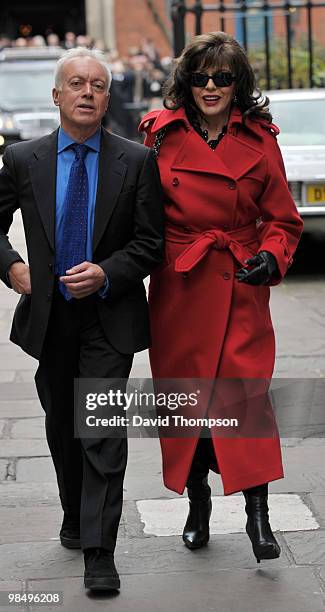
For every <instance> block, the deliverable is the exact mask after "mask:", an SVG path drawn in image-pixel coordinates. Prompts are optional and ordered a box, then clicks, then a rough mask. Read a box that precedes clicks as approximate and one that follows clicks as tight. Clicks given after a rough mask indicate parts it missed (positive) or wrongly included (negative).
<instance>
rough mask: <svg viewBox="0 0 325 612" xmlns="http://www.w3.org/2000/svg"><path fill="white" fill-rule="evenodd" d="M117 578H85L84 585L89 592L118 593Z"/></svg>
mask: <svg viewBox="0 0 325 612" xmlns="http://www.w3.org/2000/svg"><path fill="white" fill-rule="evenodd" d="M120 584H121V583H120V580H119V578H105V577H102V578H86V577H85V579H84V585H85V588H86V589H90V590H91V591H118V590H119V589H120Z"/></svg>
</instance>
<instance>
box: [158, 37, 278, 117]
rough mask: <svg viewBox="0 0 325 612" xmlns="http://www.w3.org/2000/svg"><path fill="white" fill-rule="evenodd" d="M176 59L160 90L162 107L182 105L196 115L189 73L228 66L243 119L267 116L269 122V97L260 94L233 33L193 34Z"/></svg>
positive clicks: (252, 73) (176, 107) (245, 57)
mask: <svg viewBox="0 0 325 612" xmlns="http://www.w3.org/2000/svg"><path fill="white" fill-rule="evenodd" d="M175 61H176V65H175V67H174V70H173V72H172V74H171V75H170V77H169V79H168V80H167V81H166V83H165V86H164V89H163V94H164V106H165V108H167V109H169V110H177V109H178V108H180V107H181V106H184V107H185V110H186V112H187V114H188V115H189V116H190V117H197V116H198V115H200V114H201V113H200V111H199V109H198V108H197V106H196V104H195V102H194V98H193V95H192V91H191V83H190V75H191V73H192V72H195V71H198V70H199V71H201V72H203V71H205V70H207V69H211V67H213V70H214V71H215V72H217V71H218V70H222V69H223V68H228V69H229V70H230V71H231V73H232V74H233V75H234V76H235V77H236V81H235V95H236V103H237V105H238V106H239V108H240V110H241V112H242V113H243V117H244V120H245V118H246V117H247V116H248V115H250V116H251V117H252V118H254V117H255V118H261V119H264V120H265V119H266V120H267V121H269V122H270V123H271V121H272V115H271V113H270V111H269V108H268V105H269V99H268V98H267V97H266V96H265V97H263V96H262V94H261V92H260V90H259V89H257V87H256V80H255V75H254V72H253V69H252V67H251V65H250V63H249V61H248V58H247V55H246V53H245V51H244V49H243V48H242V47H241V46H240V44H239V43H238V42H237V41H236V40H235V39H234V38H233V37H232V36H229V35H228V34H225V32H210V33H209V34H200V35H199V36H195V37H194V38H193V40H192V41H191V42H190V43H189V44H188V45H187V46H186V47H185V49H184V51H183V53H182V54H181V56H180V57H179V58H177V60H175Z"/></svg>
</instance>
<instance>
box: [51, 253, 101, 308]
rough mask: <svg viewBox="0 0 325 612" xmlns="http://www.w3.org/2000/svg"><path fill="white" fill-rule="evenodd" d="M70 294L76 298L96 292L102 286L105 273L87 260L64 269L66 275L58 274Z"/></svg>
mask: <svg viewBox="0 0 325 612" xmlns="http://www.w3.org/2000/svg"><path fill="white" fill-rule="evenodd" d="M60 281H61V282H62V283H64V284H65V286H66V288H67V290H68V291H69V293H70V295H71V296H72V297H74V298H76V299H77V300H80V299H81V298H84V297H87V296H88V295H91V294H92V293H96V291H98V289H100V288H101V287H103V285H104V284H105V281H106V274H105V272H104V270H103V268H101V267H100V266H98V265H97V264H94V263H91V262H89V261H83V262H82V263H81V264H78V265H77V266H73V268H70V270H67V271H66V276H60Z"/></svg>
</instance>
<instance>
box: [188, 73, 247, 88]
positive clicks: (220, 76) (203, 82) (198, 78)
mask: <svg viewBox="0 0 325 612" xmlns="http://www.w3.org/2000/svg"><path fill="white" fill-rule="evenodd" d="M210 79H212V80H213V82H214V84H215V86H216V87H230V85H232V83H233V81H235V80H236V77H234V76H233V75H232V74H231V72H226V71H222V72H215V74H211V75H210V74H204V73H202V72H193V73H192V74H191V85H193V87H206V86H207V84H208V82H209V80H210Z"/></svg>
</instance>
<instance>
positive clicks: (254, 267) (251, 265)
mask: <svg viewBox="0 0 325 612" xmlns="http://www.w3.org/2000/svg"><path fill="white" fill-rule="evenodd" d="M245 263H246V264H247V266H248V267H247V268H241V269H240V270H238V272H236V274H235V277H236V278H237V279H238V281H239V282H240V283H247V284H248V285H267V284H268V283H269V282H270V280H271V278H272V276H273V274H274V273H275V272H277V271H278V264H277V261H276V259H275V257H274V255H272V253H269V252H268V251H260V253H257V255H254V257H251V258H250V259H246V261H245Z"/></svg>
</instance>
